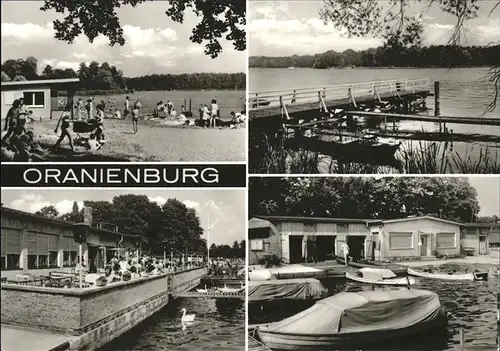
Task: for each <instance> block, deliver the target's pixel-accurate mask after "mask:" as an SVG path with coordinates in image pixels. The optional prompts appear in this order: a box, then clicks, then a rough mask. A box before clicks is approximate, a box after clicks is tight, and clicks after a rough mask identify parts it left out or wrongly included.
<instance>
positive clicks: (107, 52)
mask: <svg viewBox="0 0 500 351" xmlns="http://www.w3.org/2000/svg"><path fill="white" fill-rule="evenodd" d="M42 5H43V2H42V1H2V2H1V8H2V28H1V29H2V32H1V35H2V60H3V61H5V60H7V59H19V58H26V57H28V56H34V57H36V58H37V59H38V62H39V71H40V73H41V71H42V70H43V68H44V67H45V66H46V65H47V64H50V65H51V66H52V67H53V68H62V69H64V68H73V69H75V70H76V69H77V68H78V65H79V63H80V62H82V61H85V62H91V61H94V60H95V61H97V62H100V63H101V62H104V61H107V62H108V63H110V64H112V65H115V66H116V67H117V68H118V69H121V70H122V71H123V73H124V75H125V76H126V77H135V76H141V75H147V74H155V73H156V74H167V73H173V74H177V73H193V72H245V71H246V53H245V52H244V51H236V50H234V49H233V46H232V43H230V42H228V41H226V40H224V39H222V41H221V45H222V46H223V53H222V54H221V55H220V56H219V57H218V58H217V59H215V60H214V59H211V58H210V57H209V56H206V55H205V54H204V52H203V51H204V44H194V43H191V41H190V40H189V37H190V35H191V31H192V28H194V26H195V25H196V24H197V23H198V22H199V19H198V18H197V17H196V15H194V14H193V13H192V12H190V10H189V9H188V12H187V14H186V16H185V19H184V23H183V24H179V23H175V22H173V21H172V20H170V18H169V17H168V16H167V15H166V14H165V11H166V10H167V9H168V6H169V5H168V2H167V1H153V2H146V3H143V4H140V5H138V6H137V7H136V8H132V7H130V6H126V7H122V8H120V9H118V10H117V13H118V17H119V19H120V23H121V25H122V28H123V30H124V37H125V40H126V43H125V45H124V46H119V45H115V46H114V47H110V46H109V41H108V39H107V38H104V37H102V36H100V37H97V38H96V40H95V41H94V43H92V44H91V43H90V42H89V41H88V39H87V37H86V36H85V35H81V36H80V37H78V38H77V39H76V40H75V43H74V44H67V43H66V42H63V41H59V40H57V39H55V38H54V31H53V28H52V21H54V20H55V19H57V18H59V17H58V16H60V14H57V13H56V12H54V11H52V10H51V11H46V12H44V11H41V10H40V7H41V6H42Z"/></svg>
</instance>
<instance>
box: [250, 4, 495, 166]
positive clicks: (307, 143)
mask: <svg viewBox="0 0 500 351" xmlns="http://www.w3.org/2000/svg"><path fill="white" fill-rule="evenodd" d="M248 16H249V22H248V38H249V39H248V40H249V43H250V45H249V63H248V64H249V73H248V74H249V88H248V89H249V97H248V99H249V119H250V122H249V123H250V124H249V171H250V173H259V174H284V173H286V174H311V173H340V174H361V173H363V174H364V173H366V174H376V173H382V174H391V173H392V174H394V173H403V174H431V173H432V174H448V173H458V174H477V173H488V174H498V173H499V171H500V156H499V153H498V146H499V145H500V120H499V119H498V116H499V111H498V107H497V103H498V101H499V100H498V93H499V91H500V68H499V66H498V62H499V60H498V57H499V55H500V7H499V6H498V2H497V1H452V2H450V1H406V0H403V1H399V0H397V1H396V0H389V1H378V0H366V1H354V2H351V1H345V0H339V1H267V2H266V1H250V2H249V15H248Z"/></svg>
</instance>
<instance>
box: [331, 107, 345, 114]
mask: <svg viewBox="0 0 500 351" xmlns="http://www.w3.org/2000/svg"><path fill="white" fill-rule="evenodd" d="M340 112H344V110H342V109H341V108H336V109H335V110H334V111H333V113H335V114H339V113H340Z"/></svg>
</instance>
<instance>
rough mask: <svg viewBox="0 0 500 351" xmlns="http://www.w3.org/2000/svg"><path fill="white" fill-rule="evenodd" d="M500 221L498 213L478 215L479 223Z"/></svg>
mask: <svg viewBox="0 0 500 351" xmlns="http://www.w3.org/2000/svg"><path fill="white" fill-rule="evenodd" d="M499 221H500V218H499V217H498V216H497V215H493V216H482V217H477V222H478V223H500V222H499Z"/></svg>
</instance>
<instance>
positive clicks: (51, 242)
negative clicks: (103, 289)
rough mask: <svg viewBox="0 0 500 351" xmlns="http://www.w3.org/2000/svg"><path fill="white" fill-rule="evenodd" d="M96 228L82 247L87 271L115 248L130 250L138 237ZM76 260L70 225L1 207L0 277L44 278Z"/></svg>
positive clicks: (71, 264) (75, 249)
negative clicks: (23, 274)
mask: <svg viewBox="0 0 500 351" xmlns="http://www.w3.org/2000/svg"><path fill="white" fill-rule="evenodd" d="M99 226H100V225H99V224H98V223H95V224H94V226H92V227H91V228H90V229H89V235H88V237H87V242H86V243H84V244H83V256H84V257H83V263H84V265H85V266H87V267H95V268H97V269H98V268H104V267H105V263H106V262H107V260H108V258H111V257H112V256H113V255H114V254H115V252H116V250H117V248H118V247H119V248H120V249H122V250H127V249H130V250H133V249H135V247H136V244H137V243H138V242H140V239H141V237H140V236H138V235H131V234H123V233H119V232H118V231H117V230H116V229H115V230H111V229H104V228H99ZM77 256H78V244H77V243H76V242H75V241H74V239H73V229H72V223H69V222H65V221H61V220H57V219H51V218H47V217H43V216H38V215H35V214H32V213H28V212H23V211H18V210H15V209H12V208H7V207H3V206H2V213H1V259H0V263H1V271H2V277H7V278H9V279H10V278H11V277H15V276H16V275H17V274H19V273H21V272H23V271H24V272H26V271H28V272H29V271H34V272H36V273H37V274H45V273H46V272H49V271H50V270H54V268H56V269H60V270H69V271H71V267H75V265H76V263H77Z"/></svg>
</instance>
